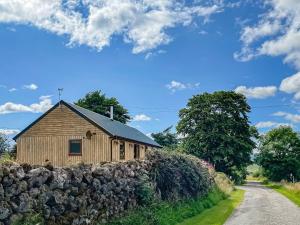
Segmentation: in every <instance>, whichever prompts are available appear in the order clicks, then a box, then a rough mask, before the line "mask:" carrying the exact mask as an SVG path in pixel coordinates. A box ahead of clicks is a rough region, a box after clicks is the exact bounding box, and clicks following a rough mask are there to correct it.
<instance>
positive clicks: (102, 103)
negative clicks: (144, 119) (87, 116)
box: [75, 91, 130, 123]
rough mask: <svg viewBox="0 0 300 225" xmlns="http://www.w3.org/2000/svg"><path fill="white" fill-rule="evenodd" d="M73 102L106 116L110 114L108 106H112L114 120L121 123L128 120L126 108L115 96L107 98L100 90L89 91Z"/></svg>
mask: <svg viewBox="0 0 300 225" xmlns="http://www.w3.org/2000/svg"><path fill="white" fill-rule="evenodd" d="M75 104H76V105H78V106H80V107H83V108H86V109H89V110H91V111H93V112H96V113H99V114H101V115H104V116H107V117H109V116H110V111H109V108H110V106H113V107H114V119H115V120H117V121H120V122H122V123H127V122H128V121H129V120H130V116H129V114H128V110H127V109H126V108H124V107H123V106H122V105H121V104H120V103H119V102H118V100H117V99H116V98H108V97H106V96H105V94H102V93H101V91H93V92H89V93H88V94H86V95H85V97H84V98H81V99H79V100H78V101H77V102H75Z"/></svg>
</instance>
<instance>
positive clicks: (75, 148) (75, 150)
mask: <svg viewBox="0 0 300 225" xmlns="http://www.w3.org/2000/svg"><path fill="white" fill-rule="evenodd" d="M81 154H82V141H81V140H70V142H69V155H81Z"/></svg>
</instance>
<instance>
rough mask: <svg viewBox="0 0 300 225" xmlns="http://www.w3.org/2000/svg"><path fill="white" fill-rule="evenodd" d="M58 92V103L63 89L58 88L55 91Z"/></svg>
mask: <svg viewBox="0 0 300 225" xmlns="http://www.w3.org/2000/svg"><path fill="white" fill-rule="evenodd" d="M57 90H58V100H59V102H60V100H61V95H62V92H63V90H64V89H63V88H58V89H57Z"/></svg>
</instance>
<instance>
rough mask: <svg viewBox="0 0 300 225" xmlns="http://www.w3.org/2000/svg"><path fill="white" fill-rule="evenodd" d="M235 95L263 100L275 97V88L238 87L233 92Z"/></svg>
mask: <svg viewBox="0 0 300 225" xmlns="http://www.w3.org/2000/svg"><path fill="white" fill-rule="evenodd" d="M234 91H235V92H236V93H240V94H243V95H245V96H246V97H247V98H257V99H264V98H268V97H272V96H274V95H275V93H276V91H277V88H276V87H275V86H266V87H249V88H247V87H246V86H239V87H237V88H236V89H235V90H234Z"/></svg>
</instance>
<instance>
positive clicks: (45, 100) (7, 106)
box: [0, 96, 53, 114]
mask: <svg viewBox="0 0 300 225" xmlns="http://www.w3.org/2000/svg"><path fill="white" fill-rule="evenodd" d="M52 106H53V105H52V100H51V99H50V98H49V96H41V97H40V102H38V103H33V104H31V105H23V104H17V103H13V102H6V103H4V104H3V105H0V114H9V113H18V112H32V113H43V112H46V111H47V110H48V109H50V108H51V107H52Z"/></svg>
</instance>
